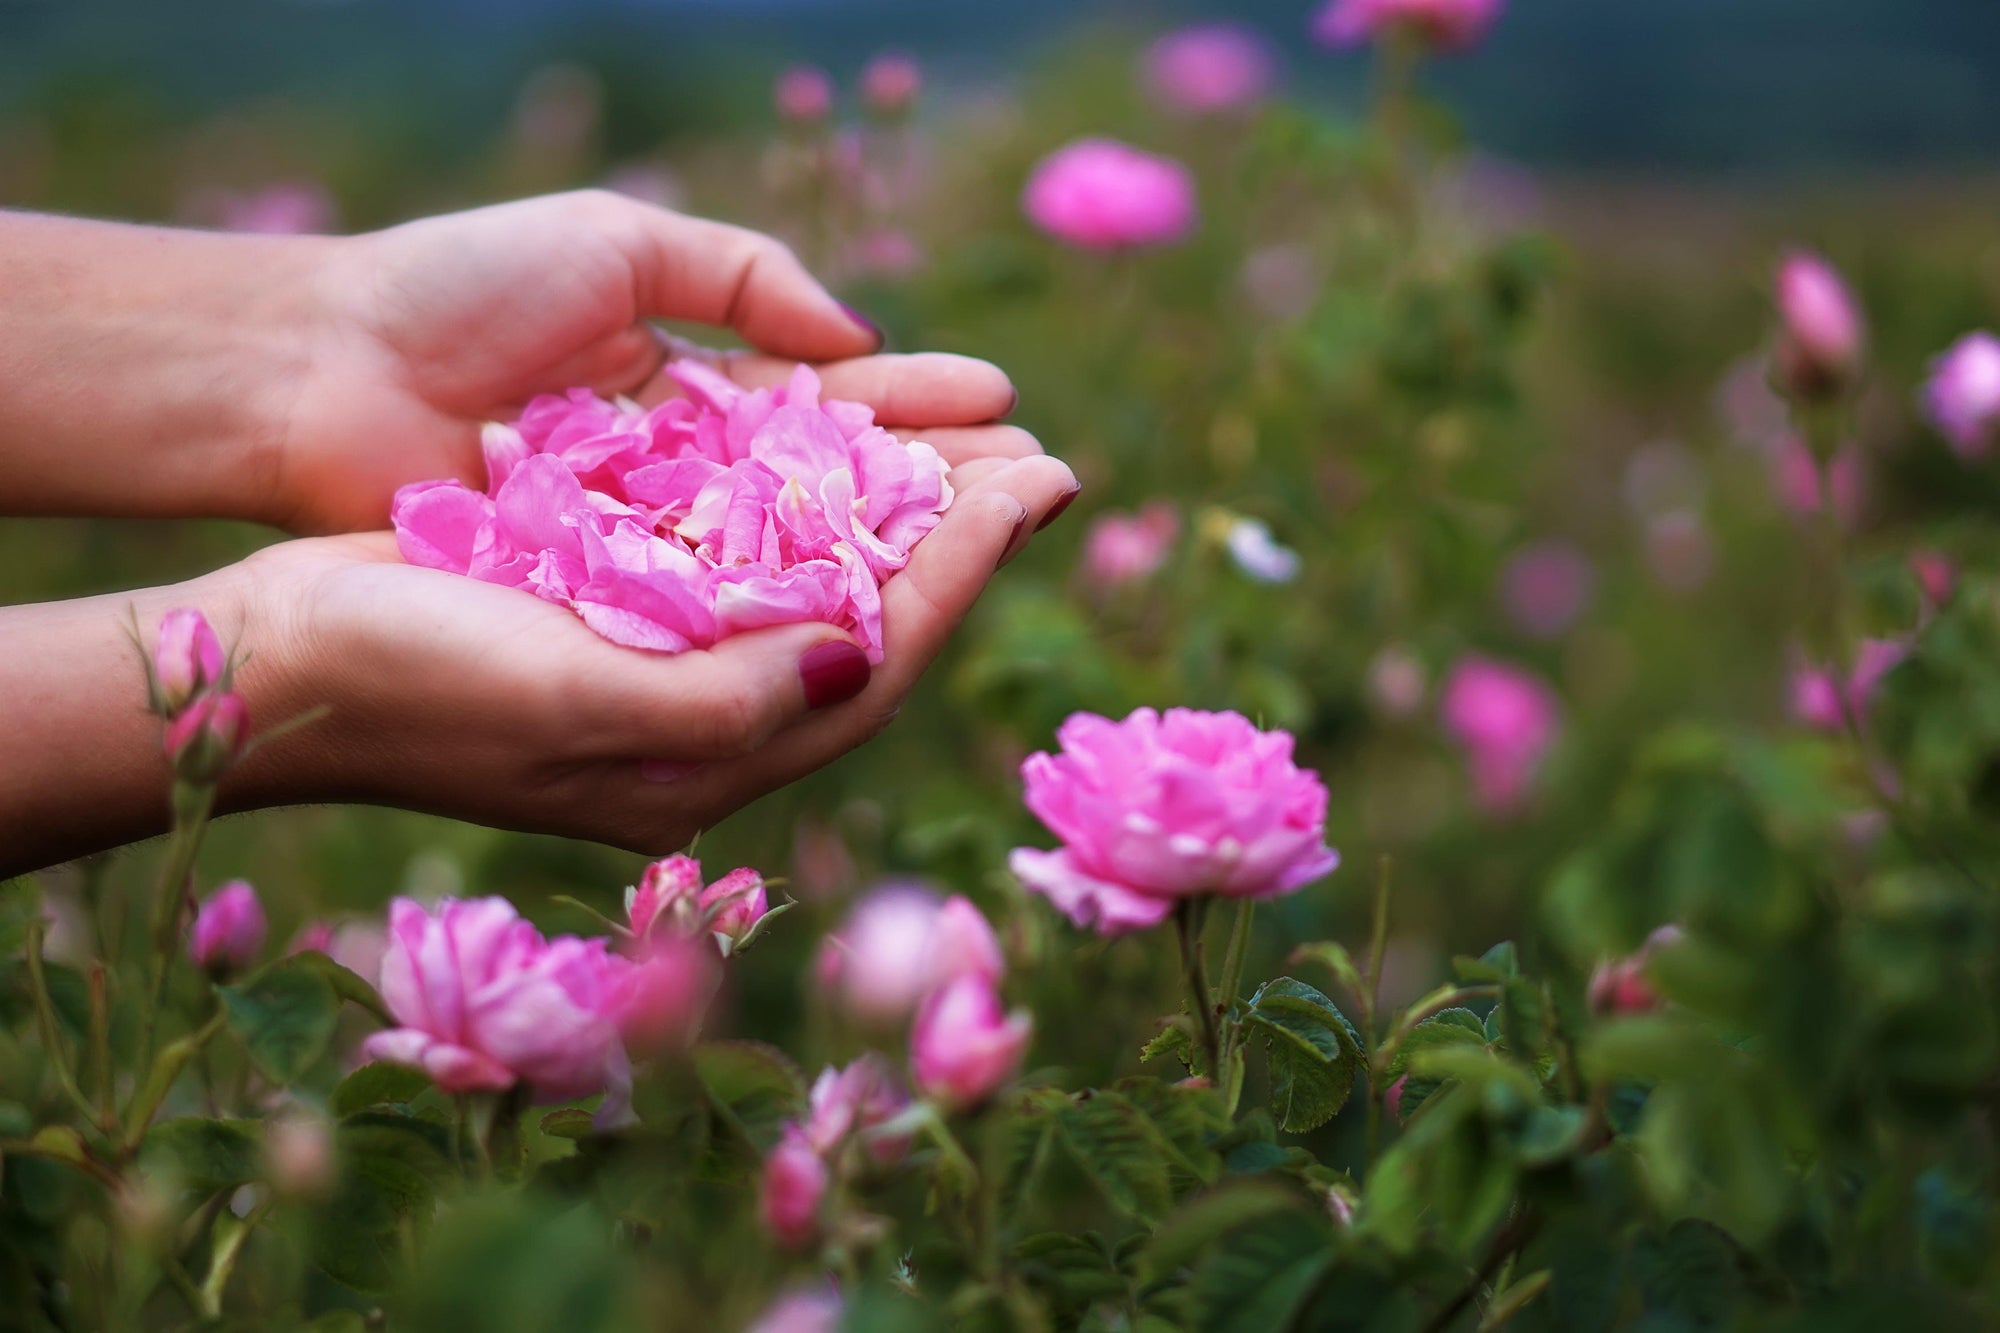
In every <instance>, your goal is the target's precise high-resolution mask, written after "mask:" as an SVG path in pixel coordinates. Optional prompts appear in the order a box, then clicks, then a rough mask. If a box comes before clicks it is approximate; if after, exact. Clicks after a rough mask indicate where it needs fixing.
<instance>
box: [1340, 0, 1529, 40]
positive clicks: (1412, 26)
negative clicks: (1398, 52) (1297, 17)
mask: <svg viewBox="0 0 2000 1333" xmlns="http://www.w3.org/2000/svg"><path fill="white" fill-rule="evenodd" d="M1501 7H1502V0H1329V2H1328V3H1327V4H1326V6H1325V7H1323V8H1322V9H1321V10H1320V11H1319V13H1318V15H1316V16H1315V17H1314V19H1313V23H1312V35H1313V40H1315V41H1317V42H1318V43H1319V44H1320V45H1322V46H1331V47H1335V48H1342V47H1350V46H1362V45H1365V44H1367V43H1368V42H1372V41H1375V40H1377V39H1379V38H1381V37H1382V36H1383V35H1384V34H1386V33H1388V32H1390V31H1392V30H1397V29H1400V30H1403V31H1406V32H1410V33H1413V34H1415V36H1416V38H1417V40H1419V41H1421V42H1422V43H1423V44H1424V45H1426V46H1430V47H1435V48H1437V49H1438V50H1444V51H1462V50H1464V49H1465V48H1466V47H1469V46H1473V45H1476V44H1477V43H1478V41H1479V39H1480V38H1482V37H1484V36H1485V35H1486V31H1487V29H1489V28H1491V27H1492V26H1493V22H1494V20H1496V19H1498V18H1499V17H1500V10H1501Z"/></svg>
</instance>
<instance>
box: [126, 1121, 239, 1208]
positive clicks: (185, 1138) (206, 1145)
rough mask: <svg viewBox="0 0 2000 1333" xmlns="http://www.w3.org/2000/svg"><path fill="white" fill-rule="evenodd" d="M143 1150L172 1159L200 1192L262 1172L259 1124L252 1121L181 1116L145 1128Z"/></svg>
mask: <svg viewBox="0 0 2000 1333" xmlns="http://www.w3.org/2000/svg"><path fill="white" fill-rule="evenodd" d="M146 1151H147V1152H148V1153H159V1154H162V1155H164V1156H165V1157H167V1158H169V1159H171V1160H172V1162H173V1164H174V1166H175V1168H176V1169H177V1170H178V1171H179V1173H180V1176H181V1179H182V1180H183V1181H184V1182H185V1183H186V1184H187V1185H189V1186H190V1187H192V1188H194V1189H197V1190H201V1191H204V1192H212V1191H214V1190H219V1189H226V1188H228V1187H229V1186H231V1185H241V1184H244V1183H245V1182H247V1181H252V1180H256V1179H257V1178H258V1177H259V1176H261V1175H263V1173H264V1172H263V1160H264V1150H263V1142H262V1131H261V1127H260V1126H259V1125H258V1123H257V1122H256V1121H254V1120H205V1119H203V1118H201V1117H199V1116H185V1117H182V1118H181V1119H178V1120H167V1121H163V1122H162V1123H160V1124H157V1125H154V1126H153V1127H152V1128H151V1129H149V1130H147V1131H146Z"/></svg>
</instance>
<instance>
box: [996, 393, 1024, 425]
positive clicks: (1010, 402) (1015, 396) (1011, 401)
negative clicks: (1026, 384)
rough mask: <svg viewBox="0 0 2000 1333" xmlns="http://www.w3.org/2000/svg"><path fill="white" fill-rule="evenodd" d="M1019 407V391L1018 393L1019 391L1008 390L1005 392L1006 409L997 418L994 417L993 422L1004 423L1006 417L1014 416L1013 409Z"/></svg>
mask: <svg viewBox="0 0 2000 1333" xmlns="http://www.w3.org/2000/svg"><path fill="white" fill-rule="evenodd" d="M1020 405H1021V391H1020V390H1019V389H1009V390H1007V407H1006V410H1004V411H1003V412H1001V413H1000V415H999V416H997V417H995V418H994V420H995V421H1005V420H1006V419H1007V418H1008V417H1011V416H1013V415H1014V409H1015V408H1017V407H1019V406H1020Z"/></svg>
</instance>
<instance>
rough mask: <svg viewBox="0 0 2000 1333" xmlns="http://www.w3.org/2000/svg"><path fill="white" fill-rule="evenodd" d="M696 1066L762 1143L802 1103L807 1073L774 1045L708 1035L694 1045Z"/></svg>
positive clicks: (710, 1088)
mask: <svg viewBox="0 0 2000 1333" xmlns="http://www.w3.org/2000/svg"><path fill="white" fill-rule="evenodd" d="M694 1064H695V1070H696V1072H697V1073H699V1074H700V1076H701V1081H702V1086H704V1087H705V1088H707V1089H708V1095H709V1096H710V1097H711V1098H713V1099H714V1100H715V1102H716V1103H718V1104H719V1105H722V1106H725V1107H727V1108H729V1110H730V1112H731V1113H732V1114H733V1115H734V1116H735V1118H736V1119H737V1120H738V1121H739V1122H741V1124H742V1125H743V1127H744V1129H746V1130H747V1131H749V1133H750V1136H751V1138H752V1139H754V1140H756V1142H757V1146H758V1147H759V1148H760V1149H764V1148H768V1147H770V1145H771V1144H772V1143H775V1142H776V1141H777V1138H778V1132H779V1126H781V1125H782V1124H783V1123H784V1122H785V1121H786V1120H788V1119H791V1118H792V1117H793V1116H795V1115H797V1114H798V1113H799V1111H800V1110H801V1108H802V1107H803V1106H804V1103H805V1095H806V1089H805V1078H804V1076H803V1075H802V1074H800V1073H799V1067H798V1066H797V1065H795V1064H793V1063H792V1061H791V1058H790V1057H789V1056H787V1055H786V1054H785V1053H784V1052H783V1051H780V1050H779V1049H778V1048H777V1047H775V1046H766V1045H764V1044H763V1043H761V1042H754V1041H706V1042H703V1043H701V1045H699V1046H697V1047H695V1050H694Z"/></svg>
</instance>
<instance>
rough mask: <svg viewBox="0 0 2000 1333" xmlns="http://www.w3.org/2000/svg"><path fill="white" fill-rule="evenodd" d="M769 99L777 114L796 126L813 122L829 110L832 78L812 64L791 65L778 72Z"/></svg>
mask: <svg viewBox="0 0 2000 1333" xmlns="http://www.w3.org/2000/svg"><path fill="white" fill-rule="evenodd" d="M771 100H772V101H773V102H774V103H775V104H776V105H777V108H778V114H779V115H780V116H781V117H783V118H784V119H786V120H788V121H791V122H792V123H794V124H797V125H817V124H818V123H819V122H821V121H823V120H825V119H826V118H827V117H828V116H829V115H831V114H832V112H833V80H832V79H830V78H828V77H827V74H826V71H825V70H823V69H819V68H817V67H815V66H812V65H793V66H792V67H791V68H790V69H787V70H786V71H784V72H783V73H782V74H780V75H778V81H777V83H776V84H775V85H774V86H773V87H772V90H771Z"/></svg>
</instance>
